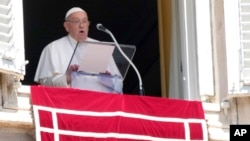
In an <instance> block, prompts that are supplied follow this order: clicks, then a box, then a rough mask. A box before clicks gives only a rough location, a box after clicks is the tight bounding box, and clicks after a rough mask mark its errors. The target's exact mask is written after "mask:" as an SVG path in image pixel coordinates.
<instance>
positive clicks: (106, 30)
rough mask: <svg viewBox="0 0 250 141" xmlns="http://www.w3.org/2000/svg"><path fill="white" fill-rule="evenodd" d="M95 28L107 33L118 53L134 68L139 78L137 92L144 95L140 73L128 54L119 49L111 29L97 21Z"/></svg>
mask: <svg viewBox="0 0 250 141" xmlns="http://www.w3.org/2000/svg"><path fill="white" fill-rule="evenodd" d="M96 28H97V29H98V30H100V31H103V32H105V33H107V34H109V35H110V36H111V38H112V39H113V41H114V43H115V45H116V47H117V48H118V50H119V51H120V53H121V54H122V55H123V57H124V58H125V59H126V60H127V61H128V62H129V64H130V65H131V66H132V67H133V69H134V70H135V72H136V74H137V77H138V79H139V92H140V95H144V90H143V85H142V79H141V75H140V73H139V71H138V69H137V68H136V66H135V65H134V63H133V62H132V61H131V60H130V59H129V58H128V56H127V55H126V54H125V53H124V52H123V50H122V49H121V47H120V45H119V44H118V42H117V41H116V39H115V37H114V35H113V34H112V32H111V31H109V30H108V29H107V28H105V27H104V26H103V25H102V24H100V23H98V24H96Z"/></svg>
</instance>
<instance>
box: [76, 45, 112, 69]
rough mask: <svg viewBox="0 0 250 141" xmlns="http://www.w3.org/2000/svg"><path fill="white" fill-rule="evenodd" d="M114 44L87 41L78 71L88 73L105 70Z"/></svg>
mask: <svg viewBox="0 0 250 141" xmlns="http://www.w3.org/2000/svg"><path fill="white" fill-rule="evenodd" d="M114 48H115V46H113V45H108V44H102V43H88V45H87V48H86V53H85V54H84V56H83V58H82V60H81V62H80V64H79V65H80V66H79V69H78V71H83V72H89V73H100V72H106V70H107V67H108V64H109V62H110V60H111V57H112V54H113V51H114Z"/></svg>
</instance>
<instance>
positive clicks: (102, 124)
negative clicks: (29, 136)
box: [31, 86, 207, 141]
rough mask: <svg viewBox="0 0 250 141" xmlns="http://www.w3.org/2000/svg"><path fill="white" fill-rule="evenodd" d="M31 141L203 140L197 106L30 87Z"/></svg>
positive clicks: (203, 126) (204, 129)
mask: <svg viewBox="0 0 250 141" xmlns="http://www.w3.org/2000/svg"><path fill="white" fill-rule="evenodd" d="M31 95H32V104H33V111H34V115H35V126H36V138H37V141H140V140H141V141H152V140H154V141H163V140H164V141H166V140H173V141H174V140H176V141H182V140H207V127H206V121H205V118H204V111H203V108H202V104H201V102H199V101H185V100H177V99H166V98H157V97H148V96H134V95H120V94H110V93H101V92H94V91H86V90H78V89H73V88H52V87H44V86H31Z"/></svg>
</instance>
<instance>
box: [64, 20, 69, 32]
mask: <svg viewBox="0 0 250 141" xmlns="http://www.w3.org/2000/svg"><path fill="white" fill-rule="evenodd" d="M63 26H64V28H65V30H66V31H67V32H69V27H68V26H69V25H68V23H67V22H64V23H63Z"/></svg>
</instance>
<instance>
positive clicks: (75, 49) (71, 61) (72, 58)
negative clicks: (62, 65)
mask: <svg viewBox="0 0 250 141" xmlns="http://www.w3.org/2000/svg"><path fill="white" fill-rule="evenodd" d="M78 44H79V41H77V43H76V46H75V48H74V51H73V53H72V55H71V58H70V61H69V64H68V67H67V69H66V72H65V73H67V70H68V69H69V66H70V64H71V62H72V59H73V57H74V55H75V52H76V49H77V46H78Z"/></svg>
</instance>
